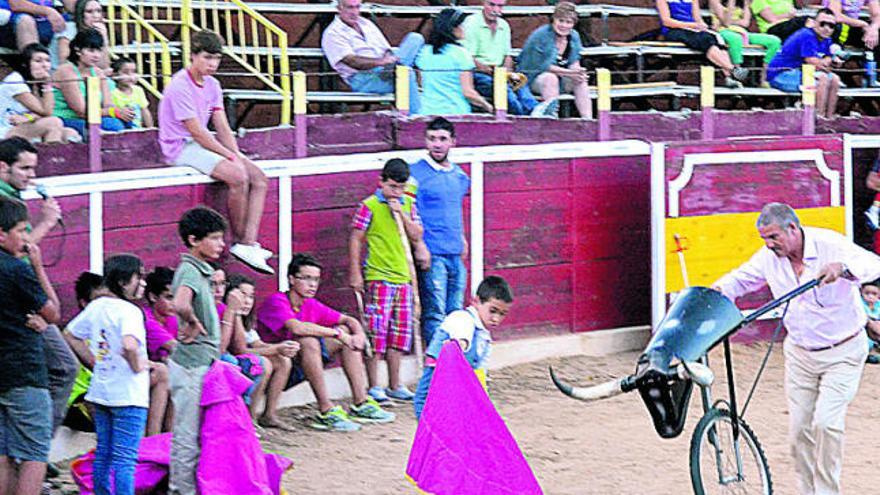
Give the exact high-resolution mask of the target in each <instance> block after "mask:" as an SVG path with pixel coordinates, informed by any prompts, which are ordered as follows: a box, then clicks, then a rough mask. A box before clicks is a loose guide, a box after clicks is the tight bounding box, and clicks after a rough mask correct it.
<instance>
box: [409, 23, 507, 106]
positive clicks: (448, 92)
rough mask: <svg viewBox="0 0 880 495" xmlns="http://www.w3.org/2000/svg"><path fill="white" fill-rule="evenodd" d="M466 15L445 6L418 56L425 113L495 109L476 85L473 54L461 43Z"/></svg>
mask: <svg viewBox="0 0 880 495" xmlns="http://www.w3.org/2000/svg"><path fill="white" fill-rule="evenodd" d="M464 19H465V14H464V13H463V12H462V11H460V10H458V9H443V10H442V11H440V15H438V16H437V17H436V18H435V19H434V25H433V27H432V28H431V34H430V35H428V43H427V44H426V45H425V46H423V47H422V49H421V51H419V56H418V57H416V67H418V68H419V70H420V71H421V79H422V90H423V91H422V105H421V108H420V109H419V111H417V112H415V111H414V112H413V113H419V114H423V115H465V114H469V113H471V105H473V106H475V107H478V108H482V109H483V110H486V111H487V112H489V113H492V112H494V108H493V107H492V104H491V103H489V102H488V101H486V99H485V98H483V96H482V95H481V94H480V93H478V92H477V90H476V89H475V88H474V73H473V71H474V69H475V68H476V66H475V65H474V57H472V56H471V54H470V53H468V51H467V50H466V49H465V48H464V47H463V46H461V44H460V43H459V42H460V41H461V39H462V38H463V37H464V30H463V29H462V27H461V25H462V23H463V22H464Z"/></svg>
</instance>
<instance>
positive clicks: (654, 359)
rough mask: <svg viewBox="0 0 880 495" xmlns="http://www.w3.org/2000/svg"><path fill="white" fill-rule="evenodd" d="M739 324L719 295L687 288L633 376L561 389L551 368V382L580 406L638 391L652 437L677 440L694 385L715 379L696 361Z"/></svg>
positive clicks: (739, 319)
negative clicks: (657, 436)
mask: <svg viewBox="0 0 880 495" xmlns="http://www.w3.org/2000/svg"><path fill="white" fill-rule="evenodd" d="M744 321H745V320H744V318H743V315H742V313H740V311H739V310H738V309H737V308H736V306H735V305H734V304H733V302H731V301H730V299H727V298H726V297H724V296H723V295H722V294H721V293H720V292H717V291H715V290H712V289H708V288H705V287H691V288H687V289H685V290H683V291H681V292H680V293H679V295H678V298H676V300H675V302H674V303H673V304H672V306H671V307H670V308H669V311H668V312H667V313H666V316H665V317H664V318H663V321H662V322H660V325H659V326H658V327H657V328H656V330H655V332H654V335H653V337H652V338H651V341H650V342H649V343H648V345H647V347H645V350H644V352H643V353H642V354H641V356H639V360H638V363H637V364H636V372H635V373H634V374H632V375H630V376H627V377H623V378H617V379H615V380H611V381H608V382H605V383H602V384H599V385H594V386H591V387H573V386H571V385H568V384H566V383H563V382H562V381H561V380H560V379H559V378H557V377H556V374H555V373H554V372H553V369H552V368H551V369H550V376H551V378H552V379H553V382H554V383H555V384H556V386H557V387H558V388H559V390H561V391H562V393H564V394H566V395H568V396H570V397H573V398H575V399H580V400H584V401H592V400H598V399H604V398H607V397H612V396H614V395H617V394H620V393H622V392H629V391H631V390H638V391H639V395H640V396H641V397H642V400H643V401H644V403H645V406H646V407H647V408H648V412H649V413H650V414H651V419H652V420H653V422H654V429H655V430H657V433H658V434H659V435H660V436H661V437H663V438H672V437H676V436H678V435H679V434H680V433H681V431H682V429H683V428H684V420H685V417H686V414H687V405H688V400H689V399H690V395H691V390H692V388H693V383H694V382H697V384H699V385H703V386H707V385H709V384H711V382H712V380H713V378H714V377H713V375H712V371H711V370H710V369H709V368H708V367H707V366H705V365H703V364H701V363H699V362H698V361H697V360H698V359H700V357H701V356H703V355H704V354H706V353H707V352H708V351H709V350H710V349H712V347H714V346H715V345H716V344H718V343H719V342H721V341H722V340H723V339H724V338H725V337H727V336H728V335H730V334H731V333H732V332H734V331H736V330H737V329H738V328H739V327H740V326H741V325H742V324H743V322H744Z"/></svg>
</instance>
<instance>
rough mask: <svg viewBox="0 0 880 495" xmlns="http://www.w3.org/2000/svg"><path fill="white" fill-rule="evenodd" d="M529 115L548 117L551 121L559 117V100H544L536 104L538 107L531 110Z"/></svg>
mask: <svg viewBox="0 0 880 495" xmlns="http://www.w3.org/2000/svg"><path fill="white" fill-rule="evenodd" d="M530 115H531V116H532V117H550V118H553V119H555V118H557V117H559V100H558V99H557V98H550V99H549V100H544V101H542V102H541V103H538V105H537V106H535V108H533V109H532V113H531V114H530Z"/></svg>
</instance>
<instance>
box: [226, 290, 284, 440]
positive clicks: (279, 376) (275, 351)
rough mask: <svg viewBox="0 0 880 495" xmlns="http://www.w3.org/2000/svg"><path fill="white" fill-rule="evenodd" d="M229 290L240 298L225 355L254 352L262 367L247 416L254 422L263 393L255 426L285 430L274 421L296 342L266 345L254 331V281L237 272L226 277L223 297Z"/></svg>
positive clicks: (280, 423)
mask: <svg viewBox="0 0 880 495" xmlns="http://www.w3.org/2000/svg"><path fill="white" fill-rule="evenodd" d="M232 291H238V293H239V294H240V295H241V296H242V298H243V305H242V307H241V310H240V311H239V312H238V313H237V314H235V318H234V322H233V326H232V338H231V340H230V344H229V352H231V353H232V354H235V355H241V354H246V353H248V352H256V353H257V354H259V355H260V356H261V358H262V365H263V368H264V369H263V374H262V375H261V376H260V383H259V387H258V388H257V390H256V391H255V392H254V394H253V397H252V400H251V404H250V410H251V417H253V418H254V419H257V405H258V403H259V402H260V399H261V398H262V397H263V396H264V394H265V398H266V405H265V407H264V408H263V414H262V415H261V416H260V417H259V419H258V420H257V422H258V424H259V425H260V426H264V427H266V428H278V429H282V430H288V429H289V428H288V427H287V426H286V425H284V423H282V422H281V420H280V419H279V418H278V400H279V399H280V398H281V393H282V392H284V388H285V386H287V380H288V379H289V378H290V370H291V369H292V367H293V363H292V362H291V359H292V358H293V357H294V356H296V353H297V352H299V343H297V342H294V341H292V340H285V341H283V342H279V343H277V344H267V343H265V342H263V341H262V340H260V335H259V334H258V333H257V331H256V330H255V329H254V325H255V324H256V318H255V311H254V297H255V295H254V294H255V292H256V283H255V282H254V279H252V278H250V277H247V276H245V275H240V274H237V273H234V274H232V275H230V277H229V284H228V285H227V287H226V293H227V298H229V293H230V292H232Z"/></svg>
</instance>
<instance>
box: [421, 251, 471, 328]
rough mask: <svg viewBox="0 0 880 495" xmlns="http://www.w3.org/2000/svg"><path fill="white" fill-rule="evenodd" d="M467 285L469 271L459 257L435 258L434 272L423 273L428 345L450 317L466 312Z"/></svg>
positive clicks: (423, 305)
mask: <svg viewBox="0 0 880 495" xmlns="http://www.w3.org/2000/svg"><path fill="white" fill-rule="evenodd" d="M465 285H467V270H465V268H464V262H463V261H461V255H458V254H432V255H431V268H430V269H428V271H426V272H419V290H420V292H421V298H422V336H423V338H424V342H425V345H427V344H430V343H431V338H432V337H433V336H434V331H435V330H437V329H438V328H439V327H440V324H441V323H443V319H444V318H446V315H448V314H449V313H451V312H453V311H455V310H456V309H462V303H464V289H465Z"/></svg>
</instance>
